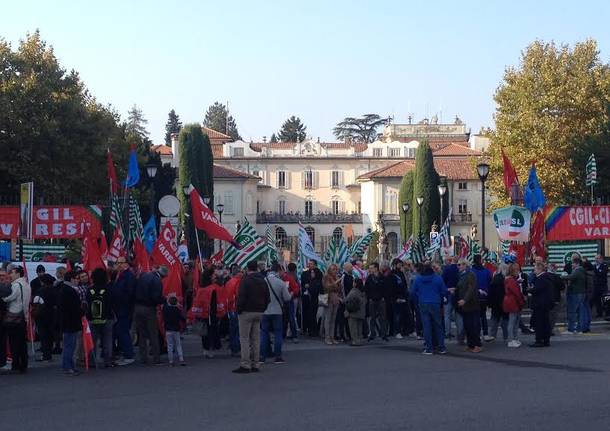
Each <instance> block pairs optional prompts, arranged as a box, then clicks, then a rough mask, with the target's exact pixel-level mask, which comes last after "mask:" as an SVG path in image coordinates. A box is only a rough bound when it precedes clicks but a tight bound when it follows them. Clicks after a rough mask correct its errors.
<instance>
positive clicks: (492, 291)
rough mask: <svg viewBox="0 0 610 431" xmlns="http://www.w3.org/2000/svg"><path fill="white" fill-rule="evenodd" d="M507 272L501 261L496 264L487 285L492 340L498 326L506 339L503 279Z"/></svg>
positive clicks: (506, 316) (506, 319) (506, 266)
mask: <svg viewBox="0 0 610 431" xmlns="http://www.w3.org/2000/svg"><path fill="white" fill-rule="evenodd" d="M506 274H508V265H506V264H505V263H501V264H499V265H498V267H497V269H496V272H495V273H494V275H493V277H492V279H491V283H490V285H489V292H488V295H487V305H488V306H489V308H490V309H491V319H490V321H489V337H490V338H489V339H488V340H487V341H493V340H495V339H496V337H497V335H498V327H501V328H502V339H503V341H504V342H506V341H507V339H508V313H506V312H505V311H504V308H503V303H504V281H505V278H506Z"/></svg>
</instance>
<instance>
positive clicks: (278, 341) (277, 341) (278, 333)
mask: <svg viewBox="0 0 610 431" xmlns="http://www.w3.org/2000/svg"><path fill="white" fill-rule="evenodd" d="M270 326H272V327H273V352H270V351H269V343H270V337H269V329H270ZM282 333H283V330H282V315H281V314H263V318H262V320H261V346H260V348H261V362H264V361H265V359H267V357H268V356H271V354H274V355H275V357H276V358H281V357H282V342H283V338H282Z"/></svg>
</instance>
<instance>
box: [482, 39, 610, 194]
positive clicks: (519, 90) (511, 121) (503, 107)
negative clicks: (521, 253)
mask: <svg viewBox="0 0 610 431" xmlns="http://www.w3.org/2000/svg"><path fill="white" fill-rule="evenodd" d="M494 99H495V101H496V104H497V108H496V114H495V122H496V127H495V130H494V131H492V133H491V145H490V148H489V158H490V164H491V171H490V175H489V183H488V184H489V187H490V189H491V191H492V194H493V195H494V196H496V198H497V202H495V205H498V206H499V205H504V204H507V203H508V201H509V198H508V196H507V194H506V192H505V190H504V187H503V183H502V154H501V152H502V150H504V152H505V153H506V155H507V156H508V157H509V158H510V159H511V161H512V163H513V164H514V166H515V168H516V170H517V171H518V174H519V179H520V181H521V182H522V183H523V182H524V181H525V180H526V179H527V173H528V170H529V168H530V166H531V163H532V162H533V161H535V162H536V166H537V169H538V177H539V179H540V183H541V185H542V188H543V190H544V192H545V194H546V197H547V199H548V201H549V202H550V203H555V204H561V203H567V202H570V201H575V200H576V201H580V200H582V199H583V197H584V196H586V194H585V193H586V190H585V182H584V171H585V162H586V159H587V158H588V156H589V155H590V154H591V153H592V152H593V153H596V157H597V166H598V168H599V169H600V172H599V173H600V177H601V179H602V181H601V184H600V185H601V186H602V187H604V188H605V192H606V193H607V192H610V154H609V153H610V152H609V151H608V150H607V149H606V148H607V143H608V131H609V126H610V117H609V112H610V110H609V107H610V68H609V66H608V64H605V63H602V62H601V60H600V57H599V50H598V48H597V43H596V42H595V41H593V40H587V41H585V42H582V43H576V44H575V45H574V46H573V47H570V46H568V45H561V46H557V45H556V44H555V43H554V42H549V43H546V42H542V41H536V42H534V43H532V44H531V45H529V46H528V47H527V48H526V49H525V51H524V52H523V54H522V57H521V62H520V64H519V66H518V67H508V68H507V69H506V71H505V73H504V78H503V80H502V82H501V83H500V86H499V87H498V89H497V91H496V94H495V97H494Z"/></svg>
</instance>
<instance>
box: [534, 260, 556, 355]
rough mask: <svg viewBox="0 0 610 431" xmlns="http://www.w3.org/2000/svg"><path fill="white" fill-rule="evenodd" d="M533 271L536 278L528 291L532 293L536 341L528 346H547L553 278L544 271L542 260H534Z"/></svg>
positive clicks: (548, 342) (549, 331)
mask: <svg viewBox="0 0 610 431" xmlns="http://www.w3.org/2000/svg"><path fill="white" fill-rule="evenodd" d="M534 272H535V274H536V279H535V281H534V286H533V287H531V288H530V289H529V293H530V294H531V295H532V301H531V307H532V317H534V322H535V323H534V325H535V326H534V331H535V332H536V342H535V343H533V344H530V347H548V346H550V345H551V344H550V339H551V325H550V322H551V321H550V319H549V311H550V310H551V308H553V278H552V276H551V275H550V274H548V273H547V272H546V265H545V264H544V263H543V262H536V265H535V266H534Z"/></svg>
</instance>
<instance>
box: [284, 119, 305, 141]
mask: <svg viewBox="0 0 610 431" xmlns="http://www.w3.org/2000/svg"><path fill="white" fill-rule="evenodd" d="M306 130H307V126H305V125H304V124H303V123H302V122H301V119H300V118H299V117H295V116H294V115H292V116H291V117H290V118H288V119H287V120H286V121H284V124H282V128H281V129H280V131H279V132H278V134H277V135H278V138H279V139H280V141H282V142H302V141H304V140H305V138H306V137H307V135H306V133H305V131H306Z"/></svg>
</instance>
